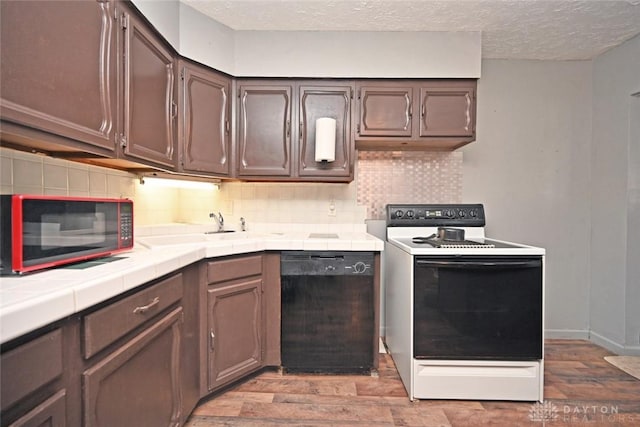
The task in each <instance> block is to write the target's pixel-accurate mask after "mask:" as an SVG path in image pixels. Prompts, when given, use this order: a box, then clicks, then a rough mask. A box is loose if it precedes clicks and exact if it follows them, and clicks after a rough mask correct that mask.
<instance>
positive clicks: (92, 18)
mask: <svg viewBox="0 0 640 427" xmlns="http://www.w3.org/2000/svg"><path fill="white" fill-rule="evenodd" d="M113 15H114V4H113V2H110V1H83V2H51V1H3V2H0V16H1V23H2V25H0V28H1V35H0V40H2V61H1V62H0V94H1V95H0V96H1V100H0V114H1V117H2V121H3V125H5V124H7V123H10V124H19V125H21V126H23V127H24V128H26V129H35V130H38V131H43V132H46V133H47V134H48V135H51V134H53V135H58V136H62V137H65V138H68V139H69V141H70V143H71V144H76V147H80V148H81V149H84V150H86V151H89V152H93V153H96V154H102V155H109V154H110V155H113V153H114V151H115V144H114V141H115V132H116V131H117V123H116V115H117V113H116V111H117V88H118V84H117V75H118V73H117V59H116V55H117V45H116V37H115V29H116V25H115V23H114V19H113ZM7 132H8V130H7ZM6 137H7V133H6V132H5V129H3V139H5V138H6ZM78 142H81V143H83V144H89V145H78V144H77V143H78Z"/></svg>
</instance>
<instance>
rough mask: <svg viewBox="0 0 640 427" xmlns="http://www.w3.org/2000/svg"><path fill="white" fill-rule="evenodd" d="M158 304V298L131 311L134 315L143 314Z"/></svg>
mask: <svg viewBox="0 0 640 427" xmlns="http://www.w3.org/2000/svg"><path fill="white" fill-rule="evenodd" d="M158 304H160V297H155V298H154V299H153V300H152V301H151V302H150V303H149V304H147V305H143V306H140V307H136V308H134V309H133V313H134V314H145V313H146V312H147V311H149V309H151V308H152V307H153V306H156V305H158Z"/></svg>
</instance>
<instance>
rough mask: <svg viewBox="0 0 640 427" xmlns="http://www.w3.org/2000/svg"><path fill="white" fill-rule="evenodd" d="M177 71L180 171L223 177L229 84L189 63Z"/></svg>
mask: <svg viewBox="0 0 640 427" xmlns="http://www.w3.org/2000/svg"><path fill="white" fill-rule="evenodd" d="M181 68H182V71H181V79H182V83H181V86H180V89H181V91H180V94H181V99H180V105H181V106H182V111H181V115H180V137H181V153H180V154H181V168H182V170H183V171H186V172H196V173H202V172H204V173H208V174H215V175H221V176H227V175H229V161H230V155H229V148H230V147H229V130H230V123H229V105H230V102H229V101H230V99H229V93H230V87H231V81H230V79H228V78H227V77H225V76H223V75H222V74H218V73H214V72H212V71H209V70H207V69H205V68H203V67H198V66H196V65H193V64H190V63H186V62H185V63H183V66H182V67H181Z"/></svg>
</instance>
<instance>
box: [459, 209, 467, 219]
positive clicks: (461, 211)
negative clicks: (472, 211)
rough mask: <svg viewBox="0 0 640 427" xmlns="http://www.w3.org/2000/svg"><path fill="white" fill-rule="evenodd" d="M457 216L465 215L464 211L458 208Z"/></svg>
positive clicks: (462, 216)
mask: <svg viewBox="0 0 640 427" xmlns="http://www.w3.org/2000/svg"><path fill="white" fill-rule="evenodd" d="M458 216H459V217H460V218H464V217H465V212H464V211H463V210H462V209H460V210H459V211H458Z"/></svg>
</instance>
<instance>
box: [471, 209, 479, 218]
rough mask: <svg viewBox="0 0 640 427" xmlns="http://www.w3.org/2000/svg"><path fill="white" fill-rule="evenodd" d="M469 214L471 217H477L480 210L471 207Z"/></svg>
mask: <svg viewBox="0 0 640 427" xmlns="http://www.w3.org/2000/svg"><path fill="white" fill-rule="evenodd" d="M469 215H470V216H471V218H476V217H477V216H478V211H477V210H475V209H471V211H470V212H469Z"/></svg>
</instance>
